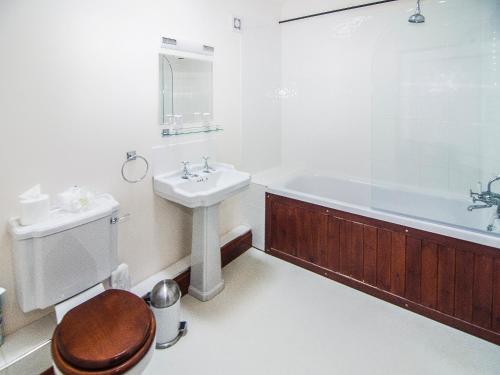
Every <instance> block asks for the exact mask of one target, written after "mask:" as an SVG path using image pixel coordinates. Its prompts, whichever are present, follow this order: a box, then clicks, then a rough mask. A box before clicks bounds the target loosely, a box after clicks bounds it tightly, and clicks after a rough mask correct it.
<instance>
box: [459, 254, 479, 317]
mask: <svg viewBox="0 0 500 375" xmlns="http://www.w3.org/2000/svg"><path fill="white" fill-rule="evenodd" d="M473 281H474V254H473V253H471V252H470V251H463V250H458V249H457V250H456V252H455V316H456V317H457V318H459V319H462V320H465V321H466V322H470V321H472V286H473Z"/></svg>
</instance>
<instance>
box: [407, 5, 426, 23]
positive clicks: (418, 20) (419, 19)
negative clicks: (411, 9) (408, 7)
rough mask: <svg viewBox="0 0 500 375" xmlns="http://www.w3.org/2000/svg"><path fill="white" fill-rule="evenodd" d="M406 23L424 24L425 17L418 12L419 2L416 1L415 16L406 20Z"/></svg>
mask: <svg viewBox="0 0 500 375" xmlns="http://www.w3.org/2000/svg"><path fill="white" fill-rule="evenodd" d="M408 22H410V23H424V22H425V17H424V16H423V15H422V13H421V12H420V0H417V9H416V11H415V14H412V15H411V17H410V18H409V19H408Z"/></svg>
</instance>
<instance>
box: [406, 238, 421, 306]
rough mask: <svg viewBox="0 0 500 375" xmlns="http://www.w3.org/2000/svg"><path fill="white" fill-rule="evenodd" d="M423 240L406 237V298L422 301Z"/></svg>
mask: <svg viewBox="0 0 500 375" xmlns="http://www.w3.org/2000/svg"><path fill="white" fill-rule="evenodd" d="M421 266H422V241H421V240H419V239H416V238H413V237H410V236H408V237H406V298H408V299H409V300H410V301H413V302H417V303H420V293H421V289H420V284H421V275H422V268H421Z"/></svg>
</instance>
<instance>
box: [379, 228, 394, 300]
mask: <svg viewBox="0 0 500 375" xmlns="http://www.w3.org/2000/svg"><path fill="white" fill-rule="evenodd" d="M391 253H392V233H391V231H388V230H385V229H379V230H378V234H377V286H378V287H379V288H380V289H383V290H387V291H388V290H391Z"/></svg>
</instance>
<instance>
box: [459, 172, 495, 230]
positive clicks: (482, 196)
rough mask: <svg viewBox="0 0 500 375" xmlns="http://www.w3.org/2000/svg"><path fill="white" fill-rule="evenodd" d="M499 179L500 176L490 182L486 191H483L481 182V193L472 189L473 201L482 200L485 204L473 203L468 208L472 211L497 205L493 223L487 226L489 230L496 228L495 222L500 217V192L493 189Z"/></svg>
mask: <svg viewBox="0 0 500 375" xmlns="http://www.w3.org/2000/svg"><path fill="white" fill-rule="evenodd" d="M497 181H500V176H498V177H496V178H494V179H492V180H490V181H489V182H488V189H487V190H486V191H482V190H483V189H482V187H481V183H479V190H480V192H479V193H475V192H473V191H472V189H471V190H470V196H471V198H472V203H476V202H481V203H483V204H473V205H471V206H469V207H468V208H467V210H469V211H470V212H472V211H474V210H477V209H481V208H490V207H493V206H496V207H497V212H496V215H494V217H493V220H492V223H491V224H490V225H488V227H487V229H488V231H489V232H493V230H495V226H494V225H493V224H494V222H495V221H496V220H497V219H500V194H499V193H494V192H492V191H491V186H492V185H493V183H495V182H497Z"/></svg>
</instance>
